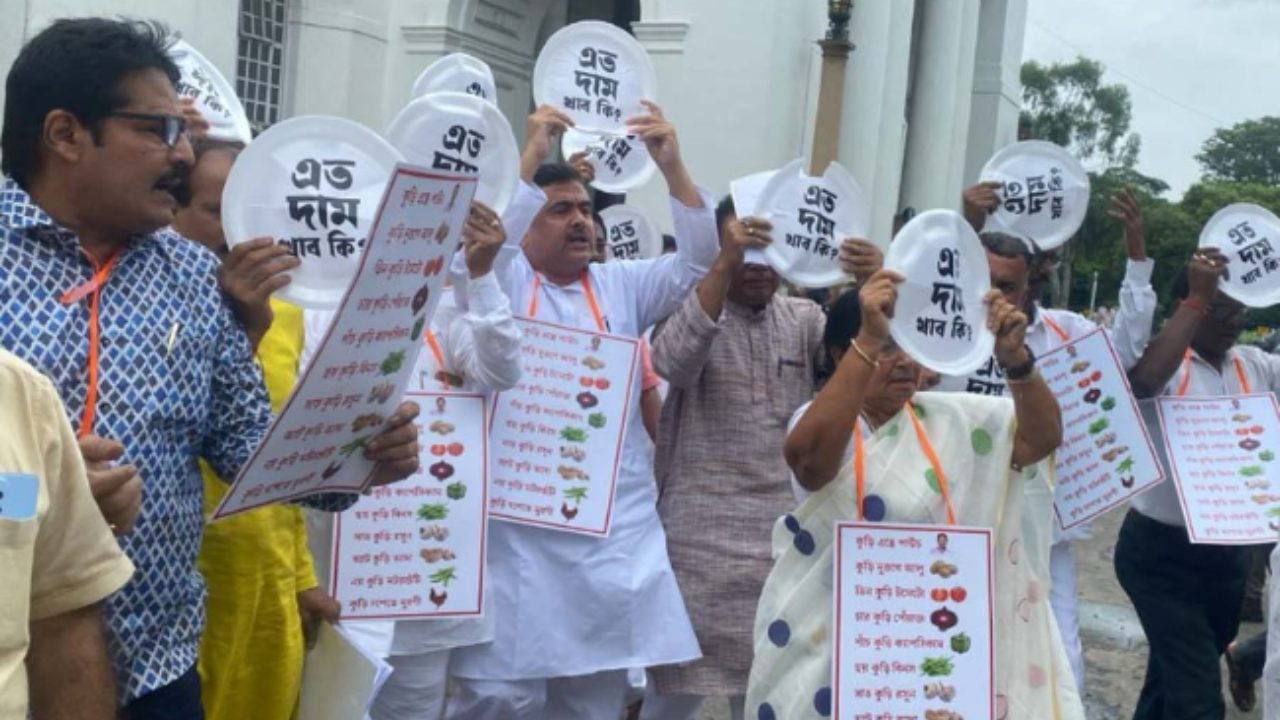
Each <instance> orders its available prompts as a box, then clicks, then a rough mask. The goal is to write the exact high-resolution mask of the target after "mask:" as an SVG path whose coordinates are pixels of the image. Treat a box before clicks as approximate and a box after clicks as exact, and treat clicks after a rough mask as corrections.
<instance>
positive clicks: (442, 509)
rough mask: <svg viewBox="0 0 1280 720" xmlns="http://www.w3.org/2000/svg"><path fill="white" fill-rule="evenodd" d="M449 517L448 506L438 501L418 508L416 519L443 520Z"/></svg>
mask: <svg viewBox="0 0 1280 720" xmlns="http://www.w3.org/2000/svg"><path fill="white" fill-rule="evenodd" d="M448 517H449V508H448V506H446V505H443V504H440V503H434V504H427V505H423V506H422V507H420V508H418V519H419V520H426V521H427V522H432V521H435V520H444V519H446V518H448Z"/></svg>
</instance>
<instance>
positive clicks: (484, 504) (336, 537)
mask: <svg viewBox="0 0 1280 720" xmlns="http://www.w3.org/2000/svg"><path fill="white" fill-rule="evenodd" d="M405 397H406V398H409V397H422V398H429V397H430V398H434V397H445V398H472V399H478V400H479V401H480V415H481V417H482V418H485V420H484V421H483V423H484V427H482V428H481V430H480V450H481V453H482V455H481V462H482V463H483V465H482V468H483V469H482V477H483V478H484V480H483V482H482V483H481V507H480V513H481V518H480V584H479V585H478V586H477V587H478V588H479V593H478V596H477V598H476V611H475V612H470V611H465V612H447V613H430V612H429V613H396V614H389V615H356V614H354V613H348V612H347V611H346V610H343V615H344V616H346V617H347V618H348V619H350V620H355V621H363V620H431V619H435V618H467V617H482V616H483V615H484V579H485V575H487V574H488V572H489V554H488V553H489V551H488V540H489V422H488V417H489V408H490V405H489V396H488V395H486V394H484V393H473V392H430V391H422V390H410V391H409V392H407V393H405ZM426 452H427V449H426V448H425V447H424V448H422V449H421V450H420V453H423V454H425V453H426ZM419 457H420V458H421V460H420V462H419V464H420V465H421V466H422V467H423V468H425V467H426V462H424V461H425V458H422V457H421V455H420V456H419ZM342 515H343V513H337V514H336V516H335V517H334V519H333V539H332V541H331V543H330V547H331V548H332V554H331V559H330V561H329V597H332V598H337V597H338V566H339V565H340V563H341V558H342Z"/></svg>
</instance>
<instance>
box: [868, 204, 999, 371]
mask: <svg viewBox="0 0 1280 720" xmlns="http://www.w3.org/2000/svg"><path fill="white" fill-rule="evenodd" d="M884 266H885V268H886V269H888V270H893V271H894V272H897V273H898V274H900V275H902V276H903V277H904V278H906V280H905V281H904V282H903V283H902V284H900V285H899V286H898V304H897V307H896V308H895V309H894V313H893V319H892V320H891V321H890V322H889V333H890V334H891V335H892V336H893V339H894V340H895V341H896V342H897V343H898V345H900V346H901V347H902V348H903V349H904V350H906V351H907V354H909V355H910V356H911V357H912V358H914V359H915V360H916V361H918V362H920V363H921V364H923V365H924V366H926V367H928V368H930V369H932V370H936V371H938V372H940V373H942V374H943V375H957V376H958V375H966V374H968V373H969V372H971V371H973V370H975V369H977V368H979V367H982V366H983V364H984V363H986V362H988V361H990V360H991V355H992V351H993V350H994V349H995V344H996V339H995V335H993V334H992V333H991V331H990V330H988V329H987V306H986V303H985V302H984V298H985V297H986V295H987V292H988V291H989V290H990V288H991V277H990V270H989V269H988V267H987V252H986V250H984V249H983V247H982V241H980V240H979V239H978V234H977V233H975V232H974V231H973V228H971V227H969V223H967V222H965V219H964V218H962V217H960V216H959V215H958V214H956V213H954V212H952V211H950V210H930V211H928V212H924V213H921V214H919V215H917V216H915V218H913V219H912V220H911V222H909V223H907V225H906V227H904V228H902V231H901V232H899V233H898V236H897V238H895V239H894V241H893V244H892V245H890V246H889V252H888V254H887V255H886V256H885V260H884Z"/></svg>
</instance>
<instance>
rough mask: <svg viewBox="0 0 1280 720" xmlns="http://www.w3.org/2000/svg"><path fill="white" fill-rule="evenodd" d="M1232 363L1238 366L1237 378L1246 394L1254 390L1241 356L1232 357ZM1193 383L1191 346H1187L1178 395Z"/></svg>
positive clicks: (1181, 394) (1181, 395)
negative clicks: (1251, 387)
mask: <svg viewBox="0 0 1280 720" xmlns="http://www.w3.org/2000/svg"><path fill="white" fill-rule="evenodd" d="M1231 364H1232V365H1235V366H1236V378H1237V379H1238V380H1239V381H1240V390H1241V391H1243V392H1244V394H1245V395H1248V394H1249V393H1251V392H1253V391H1252V390H1250V389H1249V378H1248V377H1246V376H1245V374H1244V363H1242V362H1240V358H1238V357H1237V358H1231ZM1189 385H1191V348H1187V354H1186V355H1185V356H1184V358H1183V361H1182V383H1181V384H1180V385H1178V397H1183V396H1184V395H1186V394H1187V387H1188V386H1189Z"/></svg>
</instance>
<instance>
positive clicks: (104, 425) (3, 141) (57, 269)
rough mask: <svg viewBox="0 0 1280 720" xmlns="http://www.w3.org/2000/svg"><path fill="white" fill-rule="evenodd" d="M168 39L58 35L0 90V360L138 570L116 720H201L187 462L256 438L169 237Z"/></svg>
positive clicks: (117, 634)
mask: <svg viewBox="0 0 1280 720" xmlns="http://www.w3.org/2000/svg"><path fill="white" fill-rule="evenodd" d="M166 38H167V33H166V32H165V30H164V29H163V28H161V27H158V26H151V25H145V24H137V23H127V22H115V21H108V20H99V19H82V20H62V21H58V22H55V23H54V24H53V25H52V26H50V27H49V28H48V29H46V30H45V31H43V32H42V33H40V34H39V35H38V36H36V37H35V38H33V39H32V40H31V41H30V42H29V43H28V44H27V45H26V46H25V47H24V48H23V50H22V52H21V54H20V55H19V56H18V59H17V60H16V61H15V63H14V65H13V68H12V69H11V71H10V73H9V77H8V84H7V104H6V107H5V112H4V129H3V134H2V135H0V170H2V171H3V173H4V174H5V175H7V176H9V177H10V178H11V180H10V181H8V182H7V183H5V184H4V186H3V187H2V188H0V347H3V348H5V349H7V350H9V351H10V352H13V353H14V354H16V355H18V356H20V357H21V358H23V359H24V360H26V361H27V362H28V363H30V364H32V365H33V366H35V367H36V368H38V369H39V370H41V371H42V372H43V373H45V374H46V375H47V376H48V377H49V378H50V379H51V380H52V381H53V383H54V386H55V387H56V388H57V390H58V392H59V394H60V395H61V396H62V398H63V400H64V402H65V403H66V405H67V411H68V413H69V414H70V419H71V422H72V425H73V426H74V427H75V429H76V431H77V434H78V435H79V436H80V441H81V451H82V454H83V455H84V456H85V460H86V462H87V464H88V465H89V468H90V483H91V485H92V489H93V491H94V495H95V498H96V499H97V500H98V504H99V508H100V509H101V510H102V512H103V514H104V515H105V516H106V518H107V521H108V522H109V523H111V524H112V526H113V528H114V529H115V530H116V531H117V533H118V534H119V535H120V538H119V539H120V543H121V545H122V547H123V548H124V550H125V552H126V553H127V554H128V556H129V558H130V559H131V560H132V561H133V563H134V565H135V566H136V567H137V574H136V575H135V576H134V579H133V581H132V582H131V583H130V584H129V585H127V586H126V587H125V588H124V589H123V590H122V591H121V592H119V593H118V594H116V595H115V596H114V597H112V599H111V600H110V601H109V603H108V607H107V612H106V616H107V620H108V628H109V630H110V633H109V636H110V642H111V648H112V651H113V654H114V659H115V664H116V670H117V674H118V676H119V681H120V685H121V688H122V690H123V695H124V696H123V698H121V702H122V705H124V706H125V710H124V715H125V717H128V718H130V720H150V719H151V718H165V719H166V720H199V719H200V718H201V717H202V711H201V709H200V694H199V680H198V677H197V675H196V672H195V664H196V653H197V649H198V646H199V642H200V632H201V629H202V625H203V622H204V613H203V603H204V583H203V581H202V580H201V578H200V575H199V573H198V572H197V571H196V568H195V559H196V553H197V551H198V548H199V545H200V537H201V529H202V526H203V522H204V518H203V517H202V509H201V492H202V487H201V477H200V471H199V469H198V467H197V459H198V458H203V459H205V460H206V461H208V463H209V464H210V465H211V466H212V467H213V469H214V470H215V471H216V472H217V474H218V475H219V476H221V477H224V478H230V477H235V476H236V475H237V474H238V473H239V471H240V468H241V466H242V465H243V464H244V463H245V462H247V460H248V458H249V456H250V454H251V452H252V450H253V449H254V447H255V446H256V445H257V444H258V442H259V441H260V440H261V439H262V437H263V436H264V434H265V431H266V429H267V427H268V425H269V423H270V421H271V409H270V405H269V403H268V399H267V393H266V390H265V387H264V385H263V380H262V373H261V371H260V370H259V368H258V366H257V365H256V364H255V361H254V358H253V352H252V348H251V347H250V344H249V342H248V340H247V339H246V336H245V333H244V330H243V327H242V326H241V324H240V323H239V322H238V321H237V319H236V317H235V316H234V314H233V313H232V312H231V310H230V309H229V307H228V305H227V303H226V301H225V300H224V298H223V295H222V294H221V292H220V290H219V287H218V279H217V269H218V261H217V259H216V258H215V256H214V255H213V254H212V253H210V252H208V251H207V250H205V249H204V248H202V247H200V246H199V245H198V244H197V243H193V242H189V241H186V240H184V239H182V238H181V237H179V236H178V235H176V234H174V233H173V232H172V231H170V230H168V229H166V228H167V226H168V225H169V224H170V223H171V222H172V221H173V214H174V211H175V209H176V207H177V203H176V201H175V200H174V197H173V191H174V189H175V187H176V186H177V184H178V182H179V179H180V178H181V176H182V173H183V172H184V171H186V170H187V169H188V168H189V166H190V164H191V162H192V150H191V145H190V142H189V140H188V138H187V135H186V130H185V124H184V121H183V117H182V113H181V106H180V104H179V101H178V97H177V94H176V92H175V89H174V85H175V83H176V81H177V80H178V77H179V76H178V70H177V68H176V67H175V66H174V64H173V62H172V61H171V60H170V59H169V57H168V55H167V54H166V42H167V41H166ZM416 415H417V407H416V406H415V405H413V404H411V403H406V404H405V405H402V406H401V407H400V408H399V409H398V410H397V412H396V413H395V415H393V418H392V420H391V421H390V424H389V427H388V429H387V430H386V431H384V432H383V434H382V435H380V436H379V438H377V439H376V440H375V441H374V442H371V443H370V447H369V448H368V451H367V452H366V456H367V457H368V458H369V459H371V460H374V461H376V462H378V463H379V466H378V467H379V471H378V475H377V477H376V478H375V483H378V484H385V483H387V482H394V481H395V480H398V479H402V478H405V477H407V476H409V475H410V474H412V473H413V472H414V470H416V468H417V462H418V461H417V456H418V455H417V444H416V434H417V433H416V431H415V429H414V427H413V419H414V418H415V417H416ZM139 478H140V484H139ZM356 499H357V498H356V496H353V495H329V496H321V497H319V498H312V500H311V502H310V503H308V504H310V505H312V506H314V507H319V508H322V509H326V510H333V511H340V510H343V509H345V508H347V507H349V506H350V505H352V504H353V503H354V502H355V501H356Z"/></svg>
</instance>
